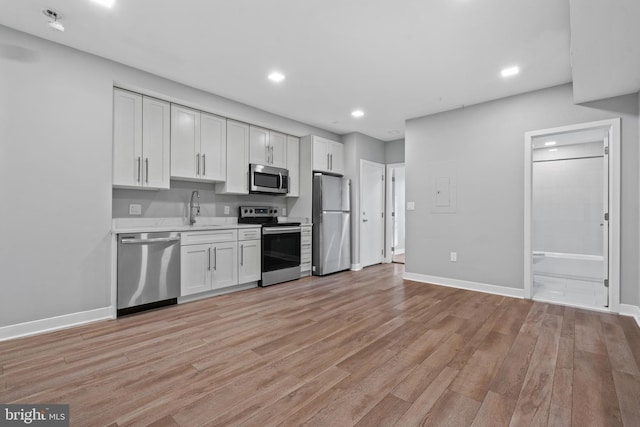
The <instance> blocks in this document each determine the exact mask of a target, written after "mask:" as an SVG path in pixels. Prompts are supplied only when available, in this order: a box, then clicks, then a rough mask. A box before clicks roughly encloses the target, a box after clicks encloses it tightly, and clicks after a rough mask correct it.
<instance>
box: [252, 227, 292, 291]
mask: <svg viewBox="0 0 640 427" xmlns="http://www.w3.org/2000/svg"><path fill="white" fill-rule="evenodd" d="M300 237H301V229H300V227H263V229H262V283H261V285H262V286H267V285H273V284H275V283H281V282H286V281H288V280H294V279H298V278H299V277H300Z"/></svg>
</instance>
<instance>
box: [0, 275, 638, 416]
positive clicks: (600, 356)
mask: <svg viewBox="0 0 640 427" xmlns="http://www.w3.org/2000/svg"><path fill="white" fill-rule="evenodd" d="M403 272H404V267H403V266H402V265H378V266H371V267H367V268H366V269H364V270H362V271H359V272H352V271H349V272H344V273H339V274H335V275H330V276H325V277H308V278H305V279H302V280H299V281H294V282H287V283H283V284H279V285H277V286H271V287H267V288H256V289H250V290H245V291H242V292H237V293H233V294H227V295H222V296H219V297H214V298H209V299H203V300H200V301H195V302H191V303H186V304H180V305H177V306H172V307H167V308H163V309H158V310H154V311H149V312H145V313H141V314H138V315H134V316H127V317H122V318H119V319H116V320H110V321H104V322H97V323H93V324H88V325H83V326H79V327H77V328H70V329H66V330H63V331H56V332H51V333H47V334H42V335H39V336H33V337H26V338H21V339H16V340H11V341H5V342H0V401H1V402H3V403H13V402H21V403H34V402H49V403H67V404H70V405H71V414H72V420H71V425H74V426H76V425H77V426H85V425H86V426H100V425H106V426H113V427H117V426H120V427H122V426H129V427H137V426H140V427H142V426H148V425H155V426H159V427H162V426H176V425H187V426H192V425H225V426H226V425H234V426H235V425H244V426H256V427H257V426H261V427H262V426H269V427H273V426H276V425H282V426H286V427H288V426H291V425H304V424H305V423H306V424H307V425H330V426H351V425H359V426H369V425H370V426H377V425H396V426H400V427H404V426H411V425H471V424H474V425H476V426H478V425H492V426H493V425H507V424H509V423H510V424H511V425H513V426H519V425H530V424H535V425H549V426H554V427H555V426H563V425H575V426H578V425H579V426H582V425H606V426H615V425H621V424H623V423H624V425H632V426H635V425H640V405H639V404H638V402H639V401H640V370H639V369H638V368H639V367H640V328H638V326H637V324H636V323H635V321H634V319H632V318H628V317H621V316H616V315H612V314H608V313H596V312H589V311H585V310H580V309H575V308H567V307H561V306H557V305H550V304H544V303H538V302H531V301H526V300H520V299H515V298H508V297H504V296H497V295H490V294H483V293H476V292H472V291H467V290H461V289H454V288H449V287H445V286H436V285H429V284H425V283H418V282H412V281H408V280H403V279H402V274H403Z"/></svg>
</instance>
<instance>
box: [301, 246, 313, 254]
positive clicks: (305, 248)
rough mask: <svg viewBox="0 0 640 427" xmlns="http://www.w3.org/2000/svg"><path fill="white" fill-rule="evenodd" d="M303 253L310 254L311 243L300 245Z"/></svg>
mask: <svg viewBox="0 0 640 427" xmlns="http://www.w3.org/2000/svg"><path fill="white" fill-rule="evenodd" d="M300 253H301V254H310V253H311V245H302V246H300Z"/></svg>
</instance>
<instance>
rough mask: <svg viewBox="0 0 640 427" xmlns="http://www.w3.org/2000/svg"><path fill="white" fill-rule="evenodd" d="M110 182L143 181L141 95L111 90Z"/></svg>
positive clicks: (135, 184) (135, 183)
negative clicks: (111, 153)
mask: <svg viewBox="0 0 640 427" xmlns="http://www.w3.org/2000/svg"><path fill="white" fill-rule="evenodd" d="M113 185H115V186H126V187H138V186H140V185H142V96H141V95H138V94H135V93H131V92H127V91H124V90H119V89H114V90H113Z"/></svg>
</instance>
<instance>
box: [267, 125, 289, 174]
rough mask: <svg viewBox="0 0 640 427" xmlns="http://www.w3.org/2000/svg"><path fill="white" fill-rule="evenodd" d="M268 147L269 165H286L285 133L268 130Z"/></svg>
mask: <svg viewBox="0 0 640 427" xmlns="http://www.w3.org/2000/svg"><path fill="white" fill-rule="evenodd" d="M269 147H270V150H271V163H270V165H271V166H274V167H277V168H285V169H286V167H287V135H285V134H283V133H279V132H274V131H269Z"/></svg>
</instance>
